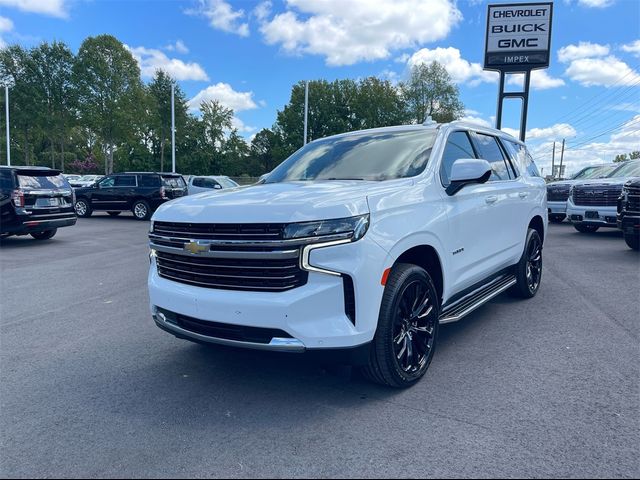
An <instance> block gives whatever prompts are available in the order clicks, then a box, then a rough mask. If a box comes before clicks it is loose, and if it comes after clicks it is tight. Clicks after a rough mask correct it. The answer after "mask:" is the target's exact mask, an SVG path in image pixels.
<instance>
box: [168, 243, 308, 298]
mask: <svg viewBox="0 0 640 480" xmlns="http://www.w3.org/2000/svg"><path fill="white" fill-rule="evenodd" d="M156 255H157V257H156V263H157V265H158V275H160V276H161V277H163V278H166V279H169V280H173V281H175V282H179V283H186V284H188V285H194V286H197V287H204V288H216V289H222V290H249V291H269V292H282V291H285V290H290V289H292V288H296V287H300V286H302V285H304V284H305V283H307V277H308V273H307V272H306V271H304V270H301V269H300V266H299V261H298V256H295V257H294V258H285V259H270V258H256V259H252V258H212V257H198V256H195V255H177V254H173V253H166V252H161V251H158V252H156Z"/></svg>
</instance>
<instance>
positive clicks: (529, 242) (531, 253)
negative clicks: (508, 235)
mask: <svg viewBox="0 0 640 480" xmlns="http://www.w3.org/2000/svg"><path fill="white" fill-rule="evenodd" d="M515 275H516V284H515V285H514V286H513V287H511V289H510V292H511V293H512V294H513V295H514V296H516V297H520V298H531V297H534V296H535V295H536V293H538V290H539V288H540V281H541V280H542V238H541V237H540V234H539V233H538V231H537V230H535V229H533V228H529V230H528V231H527V239H526V241H525V244H524V251H523V252H522V256H521V257H520V261H519V262H518V263H517V264H516V266H515Z"/></svg>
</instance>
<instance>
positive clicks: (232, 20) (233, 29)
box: [187, 0, 249, 37]
mask: <svg viewBox="0 0 640 480" xmlns="http://www.w3.org/2000/svg"><path fill="white" fill-rule="evenodd" d="M187 13H188V14H190V15H201V16H204V17H206V18H208V19H209V25H211V27H213V28H215V29H217V30H222V31H223V32H228V33H235V34H236V35H240V36H241V37H248V36H249V24H248V23H246V22H243V21H242V20H244V18H245V13H244V10H234V9H233V7H232V6H231V5H230V4H229V3H227V2H225V1H224V0H200V5H199V7H198V8H196V9H190V10H187Z"/></svg>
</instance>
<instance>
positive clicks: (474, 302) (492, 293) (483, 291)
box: [440, 275, 517, 324]
mask: <svg viewBox="0 0 640 480" xmlns="http://www.w3.org/2000/svg"><path fill="white" fill-rule="evenodd" d="M516 282H517V280H516V277H515V275H506V276H504V277H499V278H497V279H495V280H493V281H492V282H491V283H489V284H487V285H484V286H482V287H480V288H479V289H477V290H475V291H473V292H471V293H470V294H469V295H467V296H465V297H462V298H461V299H460V300H458V301H457V302H455V303H454V304H452V305H450V306H448V307H446V308H445V309H444V310H443V311H442V313H441V314H440V324H443V323H452V322H457V321H458V320H460V319H461V318H463V317H465V316H467V315H469V314H470V313H471V312H473V311H474V310H475V309H476V308H478V307H480V306H481V305H484V304H485V303H487V302H488V301H489V300H491V299H492V298H493V297H496V296H497V295H500V294H501V293H502V292H504V291H505V290H506V289H508V288H509V287H511V286H513V285H515V284H516Z"/></svg>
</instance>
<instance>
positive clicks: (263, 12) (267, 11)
mask: <svg viewBox="0 0 640 480" xmlns="http://www.w3.org/2000/svg"><path fill="white" fill-rule="evenodd" d="M271 7H272V4H271V2H270V1H268V0H267V1H265V2H262V3H259V4H258V6H257V7H256V8H254V9H253V12H252V13H253V15H254V16H255V17H256V18H257V19H258V20H259V21H261V22H263V21H265V20H266V19H267V17H268V16H269V15H271Z"/></svg>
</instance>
